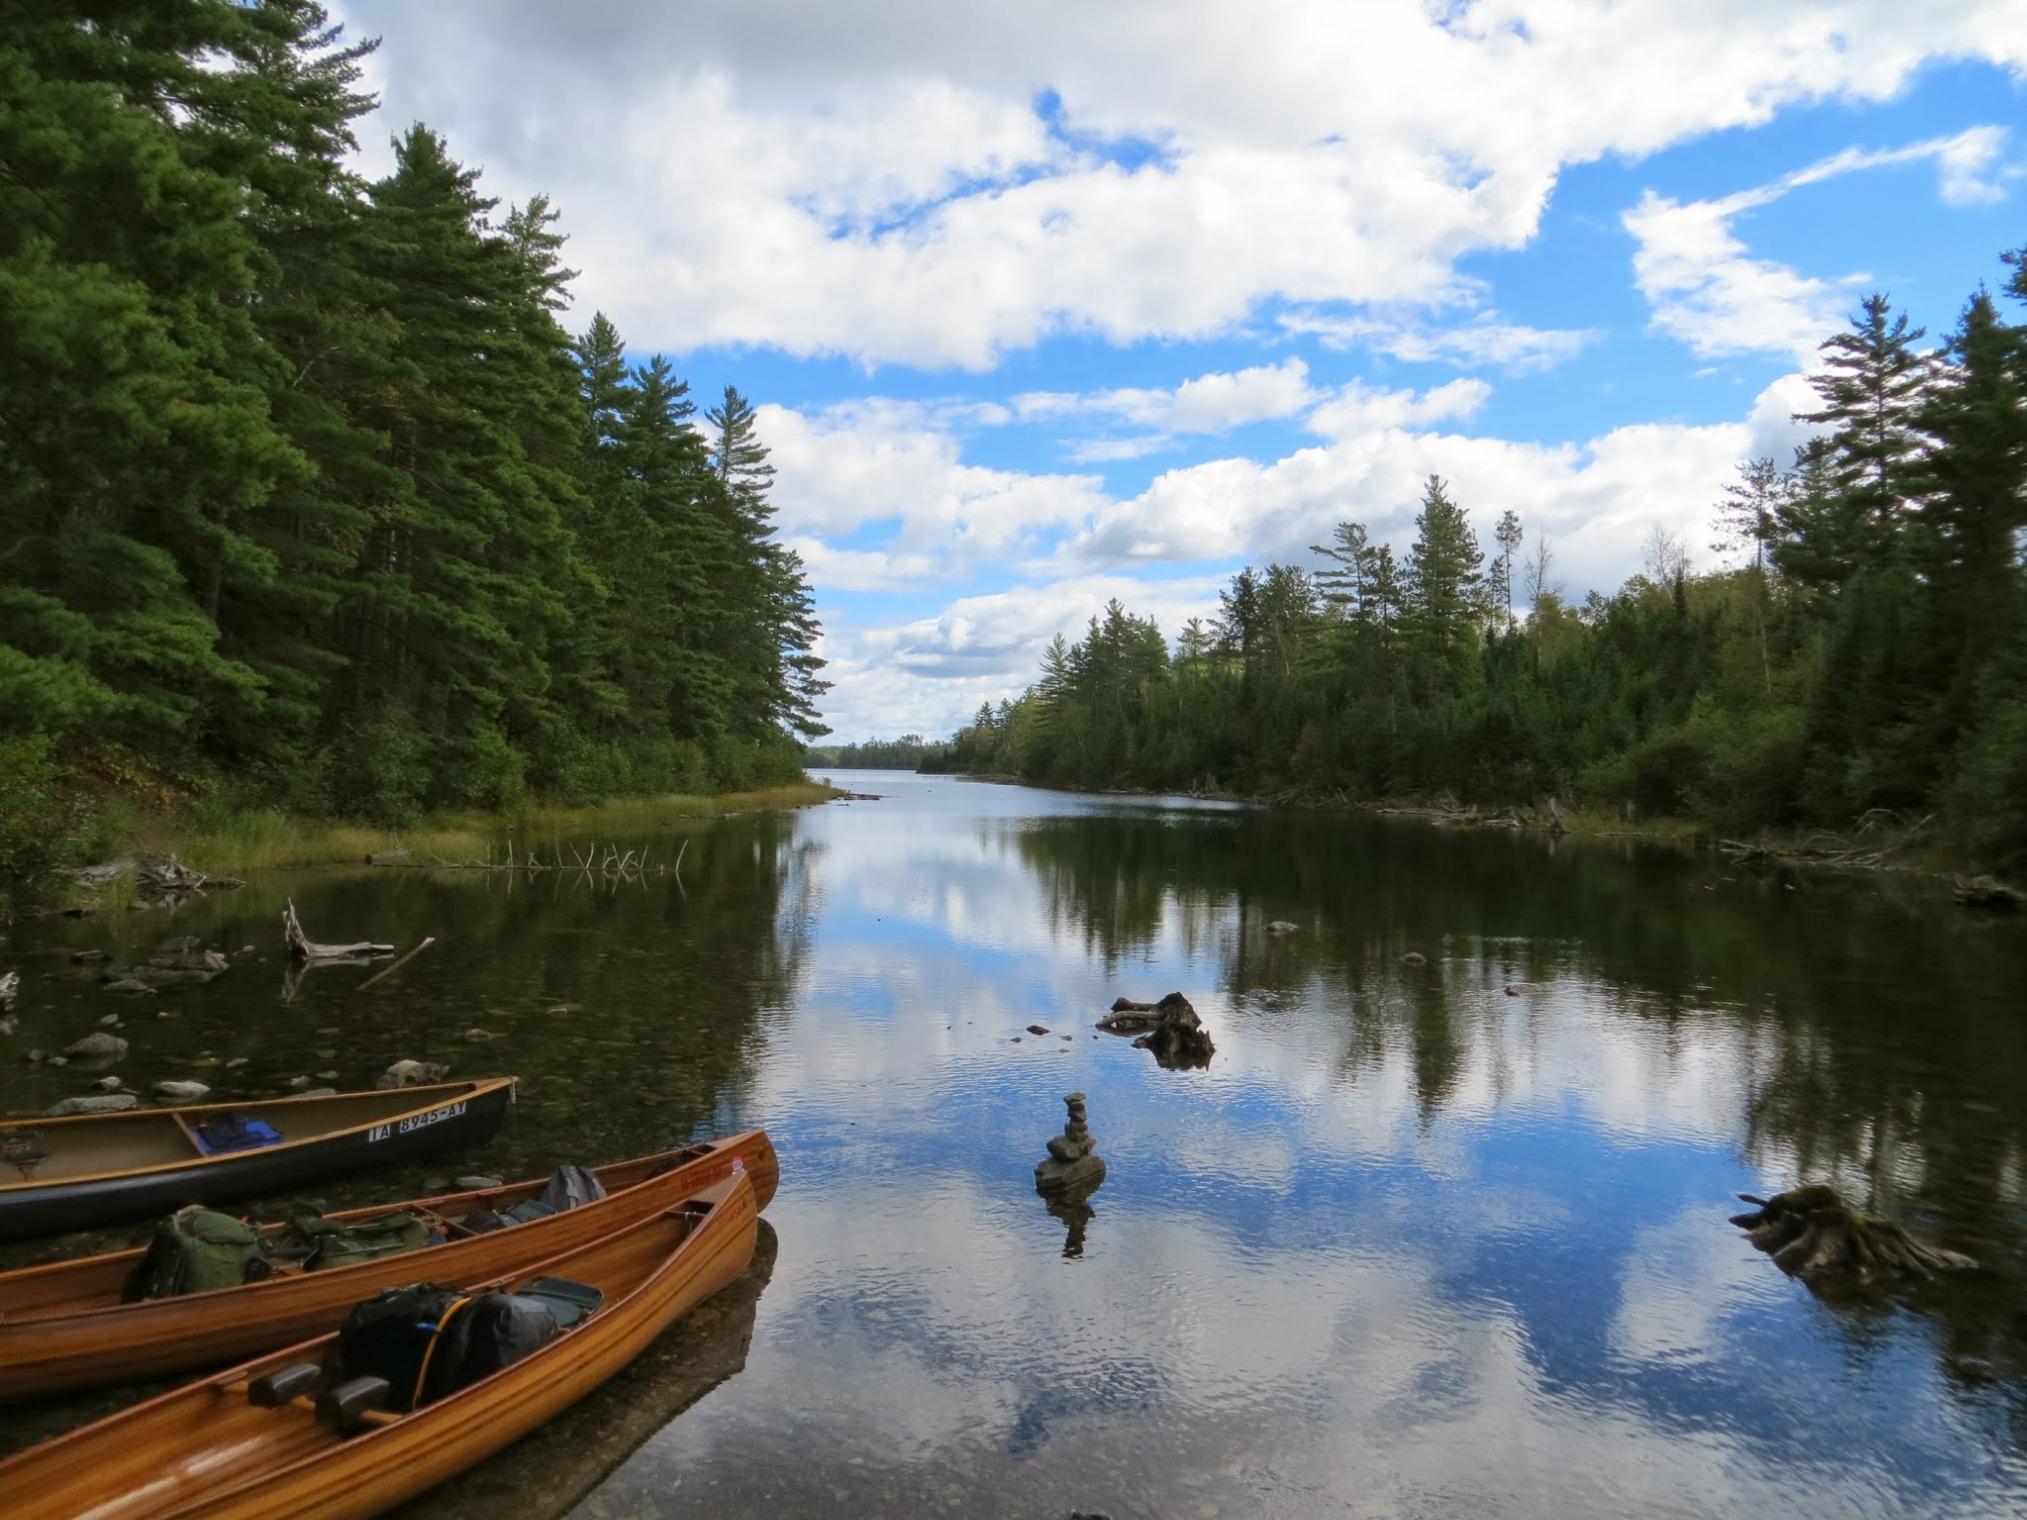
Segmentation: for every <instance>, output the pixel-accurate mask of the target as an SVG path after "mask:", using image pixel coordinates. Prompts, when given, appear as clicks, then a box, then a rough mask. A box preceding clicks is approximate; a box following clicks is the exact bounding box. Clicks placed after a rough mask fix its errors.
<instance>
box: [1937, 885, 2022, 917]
mask: <svg viewBox="0 0 2027 1520" xmlns="http://www.w3.org/2000/svg"><path fill="white" fill-rule="evenodd" d="M1951 891H1952V894H1953V895H1954V896H1955V897H1956V900H1957V903H1958V905H1959V906H1961V907H1965V908H1986V909H1990V910H1991V911H1993V912H1997V913H2017V912H2019V911H2020V910H2021V909H2022V908H2027V892H2022V891H2021V890H2020V889H2019V888H2017V887H2009V886H2007V885H2006V883H2004V882H2003V881H2000V880H1999V879H1998V878H1997V877H1996V876H1959V877H1957V878H1956V882H1955V885H1954V886H1953V887H1952V888H1951Z"/></svg>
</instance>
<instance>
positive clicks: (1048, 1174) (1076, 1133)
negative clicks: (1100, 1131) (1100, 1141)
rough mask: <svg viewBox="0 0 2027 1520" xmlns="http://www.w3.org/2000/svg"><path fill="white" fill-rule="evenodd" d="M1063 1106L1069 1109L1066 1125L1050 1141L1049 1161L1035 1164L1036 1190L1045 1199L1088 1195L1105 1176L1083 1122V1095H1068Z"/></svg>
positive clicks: (1094, 1142)
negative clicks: (1083, 1193) (1063, 1195)
mask: <svg viewBox="0 0 2027 1520" xmlns="http://www.w3.org/2000/svg"><path fill="white" fill-rule="evenodd" d="M1063 1103H1064V1105H1065V1106H1066V1107H1067V1108H1068V1109H1069V1110H1070V1118H1069V1122H1068V1123H1066V1124H1065V1125H1064V1126H1063V1132H1062V1133H1061V1134H1060V1135H1055V1136H1052V1137H1051V1138H1050V1140H1049V1155H1048V1159H1047V1160H1045V1161H1041V1162H1037V1163H1036V1165H1035V1191H1036V1192H1038V1193H1040V1194H1042V1196H1044V1197H1056V1196H1058V1195H1060V1194H1064V1193H1071V1192H1080V1193H1081V1192H1088V1191H1090V1190H1091V1189H1092V1188H1095V1187H1096V1186H1097V1185H1098V1184H1099V1183H1100V1182H1101V1181H1103V1180H1104V1177H1105V1160H1104V1158H1103V1157H1102V1156H1100V1155H1098V1154H1097V1152H1096V1150H1095V1147H1096V1145H1097V1142H1096V1141H1095V1140H1093V1139H1092V1138H1091V1131H1090V1128H1089V1127H1088V1126H1087V1125H1086V1124H1085V1122H1084V1095H1083V1094H1082V1093H1080V1092H1076V1093H1071V1094H1070V1095H1069V1097H1067V1098H1065V1099H1064V1100H1063Z"/></svg>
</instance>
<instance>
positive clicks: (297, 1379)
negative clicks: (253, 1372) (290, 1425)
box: [246, 1362, 324, 1409]
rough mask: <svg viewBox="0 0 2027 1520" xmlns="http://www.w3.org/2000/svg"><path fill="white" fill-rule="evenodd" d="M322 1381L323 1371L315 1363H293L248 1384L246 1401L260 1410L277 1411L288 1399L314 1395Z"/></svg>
mask: <svg viewBox="0 0 2027 1520" xmlns="http://www.w3.org/2000/svg"><path fill="white" fill-rule="evenodd" d="M323 1380H324V1369H323V1368H321V1367H319V1366H318V1365H317V1364H316V1363H315V1362H294V1363H291V1364H290V1365H289V1366H287V1367H278V1368H276V1369H275V1370H274V1371H273V1372H270V1373H268V1374H267V1375H266V1376H265V1377H257V1378H255V1379H254V1380H253V1381H252V1382H251V1383H248V1384H247V1385H246V1401H247V1402H248V1403H249V1404H256V1405H258V1406H259V1407H260V1408H262V1409H279V1408H281V1406H282V1405H284V1404H286V1403H287V1402H288V1401H289V1400H290V1399H298V1398H301V1397H302V1396H303V1395H304V1394H306V1393H315V1392H316V1391H317V1385H318V1384H319V1383H321V1382H323Z"/></svg>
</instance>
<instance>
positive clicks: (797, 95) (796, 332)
mask: <svg viewBox="0 0 2027 1520" xmlns="http://www.w3.org/2000/svg"><path fill="white" fill-rule="evenodd" d="M341 11H342V15H343V17H344V18H345V19H347V20H348V21H351V22H353V23H354V24H355V27H356V29H357V30H359V31H362V32H366V33H375V32H380V33H385V34H387V36H388V40H389V46H388V48H387V49H386V51H385V52H384V53H383V54H382V55H381V56H380V57H379V59H378V60H377V61H376V63H375V65H374V68H375V73H374V83H375V84H376V85H377V86H378V87H379V88H380V89H381V90H382V92H383V95H384V98H385V100H386V107H387V108H386V111H385V115H384V119H385V120H386V121H387V122H390V123H393V124H396V125H400V124H405V123H406V122H408V121H410V120H415V119H421V120H426V121H428V122H430V123H431V124H432V125H435V126H437V127H439V128H442V129H444V130H446V131H448V132H449V134H450V135H451V138H452V141H453V143H455V144H459V145H462V146H463V147H464V151H466V152H467V153H471V152H472V151H473V146H472V145H477V149H478V151H477V156H478V157H479V158H480V160H481V161H482V162H483V164H484V167H485V168H486V170H487V174H488V179H487V184H488V187H489V188H490V189H492V190H493V191H495V192H496V193H505V194H509V195H513V196H525V195H526V194H528V193H530V192H532V191H538V190H546V191H551V192H555V193H557V194H558V196H559V198H560V200H561V202H562V205H563V209H564V211H565V213H566V214H567V215H568V216H569V218H570V225H571V226H572V228H573V229H575V237H574V240H573V243H572V248H571V252H572V256H573V260H574V261H576V262H578V263H580V264H581V266H582V267H583V268H584V270H585V276H584V279H583V281H582V282H581V286H580V292H579V294H580V296H581V298H582V300H583V301H584V302H585V303H586V304H587V305H592V306H598V307H602V308H605V309H607V310H608V311H610V312H611V313H612V314H613V315H614V317H615V318H616V319H617V320H618V322H619V324H620V326H621V329H622V331H624V332H626V333H627V335H628V336H629V338H630V339H632V340H633V341H634V342H635V343H636V344H637V345H639V346H642V347H646V348H651V349H661V350H682V349H688V348H692V347H695V346H698V345H702V344H767V345H774V346H777V347H779V348H781V349H783V350H786V351H787V352H790V353H793V354H828V353H841V354H847V355H851V356H853V357H855V358H857V359H859V360H861V361H862V362H865V363H869V364H871V363H880V362H889V361H900V362H905V363H911V364H917V365H955V366H968V367H974V368H978V367H984V366H988V365H990V364H992V363H993V362H994V361H995V359H996V358H997V357H998V356H999V355H1000V354H1002V353H1004V352H1006V351H1007V350H1010V349H1014V348H1020V347H1024V346H1028V345H1032V344H1034V343H1036V342H1037V341H1039V340H1040V339H1042V338H1044V337H1046V336H1049V335H1050V334H1054V333H1078V334H1092V335H1096V336H1099V337H1102V338H1104V339H1106V340H1109V341H1114V342H1131V341H1138V340H1141V339H1146V338H1188V337H1203V336H1206V335H1210V334H1215V333H1220V332H1225V331H1228V330H1231V329H1232V328H1233V327H1234V326H1235V324H1238V323H1241V322H1243V321H1245V320H1246V319H1248V318H1249V317H1250V316H1252V315H1253V314H1255V313H1256V312H1257V311H1259V310H1260V309H1261V308H1262V307H1263V306H1265V305H1267V304H1269V303H1271V302H1274V301H1277V300H1279V301H1283V302H1288V303H1294V304H1297V305H1318V304H1328V303H1354V304H1368V303H1397V304H1406V305H1409V306H1416V305H1428V304H1432V303H1433V304H1438V305H1440V304H1443V303H1446V302H1454V301H1455V300H1456V299H1457V298H1458V296H1459V293H1460V291H1461V290H1463V289H1464V288H1465V286H1466V285H1467V282H1465V281H1462V280H1460V278H1459V276H1458V273H1457V268H1456V266H1457V260H1458V259H1459V258H1460V257H1462V256H1464V255H1466V254H1468V253H1472V252H1476V251H1482V250H1488V249H1501V248H1514V247H1518V246H1520V245H1522V244H1524V243H1525V242H1527V241H1528V240H1529V239H1530V238H1532V237H1533V236H1534V234H1535V232H1536V230H1537V227H1538V223H1539V218H1540V213H1541V210H1542V207H1543V206H1544V204H1545V203H1546V200H1547V197H1548V195H1549V192H1550V190H1551V189H1552V188H1553V185H1554V183H1555V179H1556V176H1557V174H1558V172H1559V171H1560V170H1561V169H1562V168H1564V167H1566V166H1568V165H1570V164H1575V163H1582V162H1586V161H1588V160H1591V159H1595V158H1597V157H1600V156H1602V155H1605V154H1610V153H1617V154H1622V155H1634V156H1637V155H1642V154H1646V153H1651V152H1653V151H1655V150H1657V149H1659V148H1662V147H1665V146H1667V145H1669V144H1671V143H1675V142H1679V141H1682V140H1684V139H1686V138H1688V137H1691V136H1695V135H1699V134H1703V133H1708V132H1711V131H1715V130H1719V129H1723V128H1731V127H1740V126H1748V125H1752V124H1756V123H1760V122H1764V121H1766V120H1768V119H1769V118H1770V117H1771V116H1772V115H1773V114H1774V113H1775V112H1776V111H1777V110H1779V109H1780V108H1781V107H1782V106H1783V105H1785V104H1788V103H1791V102H1798V101H1819V100H1825V99H1837V100H1844V101H1864V100H1879V99H1883V98H1885V97H1887V96H1889V95H1891V94H1893V93H1894V92H1895V91H1897V90H1898V89H1899V88H1901V86H1902V85H1903V84H1904V83H1905V81H1906V80H1907V79H1908V78H1909V76H1910V75H1911V73H1912V72H1913V71H1914V70H1915V69H1916V68H1917V67H1919V66H1920V65H1921V64H1922V63H1923V62H1924V61H1925V60H1928V59H1931V58H1935V57H1951V58H1982V59H1988V60H1992V61H1994V62H1997V63H2001V64H2004V65H2008V66H2011V67H2014V68H2016V69H2017V68H2019V67H2021V66H2022V65H2027V0H1930V3H1928V4H1924V5H1921V6H1907V5H1903V4H1899V3H1897V0H1819V3H1814V4H1795V5H1788V6H1781V7H1767V6H1764V5H1758V4H1750V3H1747V0H1723V3H1716V4H1709V5H1701V6H1683V5H1679V4H1675V3H1673V0H1626V3H1622V4H1616V5H1612V6H1609V7H1572V6H1566V5H1560V4H1553V5H1552V4H1527V3H1520V0H1485V3H1481V4H1477V5H1473V6H1470V7H1463V8H1460V7H1432V6H1429V5H1427V4H1426V3H1424V0H1373V3H1371V4H1368V5H1362V6H1357V7H1347V6H1344V5H1341V4H1339V3H1337V0H1290V3H1289V4H1287V5H1284V6H1283V7H1281V8H1280V10H1278V11H1277V12H1276V15H1275V19H1274V24H1273V25H1261V24H1260V22H1259V19H1258V18H1257V16H1255V15H1254V14H1252V13H1251V12H1250V11H1248V10H1247V9H1245V8H1244V7H1233V6H1230V5H1227V4H1224V3H1221V0H1161V3H1159V4H1157V3H1155V0H1128V3H1121V4H1117V5H1108V6H1102V7H1092V6H1089V5H1075V4H1071V3H1069V0H1038V4H1037V5H1030V6H1026V7H1020V8H1009V7H1005V6H998V5H986V4H983V3H951V0H893V3H891V4H888V5H885V6H882V7H880V9H879V10H878V12H877V13H875V14H870V15H869V14H867V13H865V12H863V11H861V10H859V9H856V8H852V7H838V6H823V5H815V4H810V3H807V0H753V3H751V4H748V5H745V6H741V7H738V8H736V9H725V8H718V9H711V8H706V9H703V10H697V9H694V8H667V7H648V8H642V7H640V6H638V5H634V4H629V3H625V0H584V3H582V4H579V5H577V6H575V7H573V8H572V10H571V13H570V17H569V21H568V23H567V24H563V23H560V22H559V21H558V19H557V14H556V12H555V10H554V8H553V7H550V6H547V5H542V4H537V3H534V0H489V3H485V4H480V3H479V0H443V3H439V4H434V5H429V6H411V5H400V4H396V3H395V0H343V4H342V7H341ZM1684 59H1693V60H1694V66H1693V67H1692V68H1688V69H1685V68H1684V67H1683V64H1682V60H1684ZM1955 153H1956V156H1955V157H1953V158H1949V159H1945V160H1944V161H1943V167H1944V170H1945V176H1946V185H1947V186H1948V187H1950V188H1949V193H1950V194H1951V195H1953V196H1956V197H1958V198H1959V199H1962V198H1973V199H1975V198H1976V197H1978V196H1980V195H1983V194H1986V193H1987V189H1986V187H1989V186H1990V185H1991V184H1992V183H1993V181H1992V180H1991V179H1990V178H1989V176H1988V175H1987V172H1986V170H1987V161H1986V160H1985V159H1981V158H1980V157H1979V156H1978V154H1977V151H1976V149H1975V146H1974V145H1963V146H1960V147H1959V148H1958V149H1956V150H1955ZM383 161H384V160H383Z"/></svg>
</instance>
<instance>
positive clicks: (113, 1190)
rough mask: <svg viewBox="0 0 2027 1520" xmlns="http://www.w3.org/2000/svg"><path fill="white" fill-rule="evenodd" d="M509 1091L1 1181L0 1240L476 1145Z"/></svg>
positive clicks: (487, 1134) (141, 1215) (492, 1089)
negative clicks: (183, 1154) (357, 1123)
mask: <svg viewBox="0 0 2027 1520" xmlns="http://www.w3.org/2000/svg"><path fill="white" fill-rule="evenodd" d="M512 1100H513V1087H512V1085H511V1084H509V1083H499V1084H494V1085H483V1084H482V1085H480V1086H479V1087H477V1088H476V1089H475V1090H473V1091H472V1092H471V1094H470V1095H469V1096H467V1097H462V1098H457V1099H453V1100H448V1101H446V1102H444V1103H442V1104H439V1105H437V1106H435V1107H433V1108H429V1109H426V1110H424V1111H423V1112H422V1113H420V1114H419V1115H417V1116H415V1118H414V1119H413V1120H411V1121H409V1122H407V1123H406V1124H405V1125H404V1124H394V1123H390V1124H384V1125H374V1126H371V1127H370V1128H362V1129H350V1130H343V1131H340V1132H339V1133H336V1134H333V1135H326V1136H319V1137H317V1138H314V1139H310V1140H305V1141H302V1142H301V1143H299V1144H294V1145H277V1146H271V1147H263V1148H261V1149H258V1150H248V1151H239V1152H235V1153H233V1154H232V1155H230V1156H224V1157H210V1158H203V1157H196V1156H193V1157H192V1158H191V1160H190V1162H189V1163H188V1164H187V1165H177V1166H166V1167H163V1166H158V1167H149V1168H147V1169H145V1170H141V1171H135V1172H115V1173H109V1174H107V1175H103V1176H98V1177H80V1178H78V1179H76V1180H75V1181H53V1182H49V1183H46V1184H43V1185H41V1186H38V1187H32V1188H9V1189H6V1190H4V1191H0V1240H29V1239H33V1238H34V1237H36V1236H40V1235H61V1234H64V1233H66V1232H68V1231H71V1230H88V1229H96V1228H98V1227H99V1226H102V1225H108V1224H119V1223H123V1222H125V1221H127V1220H132V1219H148V1218H153V1217H156V1216H158V1215H162V1214H167V1213H170V1212H172V1211H174V1210H176V1209H179V1208H181V1207H182V1206H183V1205H184V1204H186V1203H218V1202H223V1201H226V1200H237V1199H242V1198H253V1197H257V1196H259V1195H260V1194H263V1193H275V1192H286V1191H288V1190H289V1189H291V1188H299V1187H304V1186H307V1185H309V1184H311V1183H315V1182H322V1181H325V1180H327V1179H328V1178H331V1177H339V1176H343V1175H344V1174H346V1173H348V1172H356V1171H363V1170H366V1169H368V1168H371V1167H379V1166H395V1165H398V1164H400V1163H401V1162H404V1161H419V1160H421V1159H422V1158H424V1157H426V1156H435V1155H439V1154H441V1153H442V1152H444V1151H451V1150H462V1149H464V1148H466V1147H467V1146H474V1145H483V1144H485V1142H486V1141H488V1140H490V1139H492V1138H493V1135H494V1134H495V1133H496V1132H497V1131H498V1130H499V1127H500V1121H501V1120H502V1119H503V1118H504V1117H505V1116H506V1112H507V1105H508V1104H509V1103H510V1102H511V1101H512ZM297 1101H310V1102H314V1101H316V1100H314V1099H311V1100H300V1099H299V1100H297Z"/></svg>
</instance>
